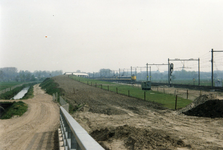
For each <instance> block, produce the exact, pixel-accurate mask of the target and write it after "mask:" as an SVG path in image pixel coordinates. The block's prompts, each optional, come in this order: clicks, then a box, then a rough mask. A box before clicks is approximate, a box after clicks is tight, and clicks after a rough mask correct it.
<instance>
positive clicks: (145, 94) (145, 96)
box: [144, 91, 146, 100]
mask: <svg viewBox="0 0 223 150" xmlns="http://www.w3.org/2000/svg"><path fill="white" fill-rule="evenodd" d="M144 100H146V91H144Z"/></svg>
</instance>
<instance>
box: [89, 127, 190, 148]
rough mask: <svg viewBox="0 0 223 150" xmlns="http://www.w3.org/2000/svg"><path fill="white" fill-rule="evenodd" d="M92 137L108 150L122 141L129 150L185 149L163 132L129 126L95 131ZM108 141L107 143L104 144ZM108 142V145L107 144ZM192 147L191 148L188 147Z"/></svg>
mask: <svg viewBox="0 0 223 150" xmlns="http://www.w3.org/2000/svg"><path fill="white" fill-rule="evenodd" d="M91 136H92V137H93V138H94V139H95V140H97V141H99V143H100V144H101V145H102V146H103V147H104V148H105V149H107V150H110V149H111V148H109V145H111V143H113V142H115V141H117V140H121V141H124V143H123V144H124V146H125V148H126V149H129V150H132V149H134V150H137V149H165V150H166V149H174V148H176V147H185V146H186V145H185V143H184V142H183V141H182V140H180V139H179V138H178V139H177V138H174V137H170V136H169V135H167V133H165V132H164V131H161V130H155V129H150V130H149V129H141V128H135V127H130V126H128V125H124V126H119V127H116V128H110V129H108V128H105V129H100V130H95V131H93V132H92V133H91ZM104 141H106V142H104ZM107 142H108V143H107ZM187 147H190V146H187Z"/></svg>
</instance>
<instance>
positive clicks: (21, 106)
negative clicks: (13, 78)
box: [0, 83, 35, 119]
mask: <svg viewBox="0 0 223 150" xmlns="http://www.w3.org/2000/svg"><path fill="white" fill-rule="evenodd" d="M19 84H21V83H19ZM34 84H35V83H31V84H25V85H23V86H21V87H17V88H15V89H14V90H12V91H9V92H6V93H4V94H1V95H0V97H1V98H2V99H7V98H9V99H10V97H12V96H14V95H15V94H17V93H18V92H19V91H21V90H22V89H23V88H24V87H27V86H30V88H29V90H28V92H27V93H26V94H25V96H24V97H23V98H22V99H29V98H32V97H33V85H34ZM7 85H12V86H15V85H16V84H10V83H7ZM8 87H10V86H8ZM8 87H7V88H8ZM4 103H5V104H6V103H7V104H9V107H7V108H6V109H5V111H4V113H3V114H2V117H1V119H10V118H11V117H13V116H22V115H23V114H24V113H25V112H26V111H27V109H28V105H27V104H26V103H24V102H22V101H19V102H12V103H11V102H2V103H1V104H4Z"/></svg>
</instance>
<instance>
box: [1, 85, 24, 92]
mask: <svg viewBox="0 0 223 150" xmlns="http://www.w3.org/2000/svg"><path fill="white" fill-rule="evenodd" d="M22 85H23V84H19V85H15V86H13V87H10V88H7V89H4V90H1V91H0V94H3V93H5V92H9V91H11V90H13V89H15V88H17V87H19V86H22Z"/></svg>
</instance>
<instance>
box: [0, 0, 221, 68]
mask: <svg viewBox="0 0 223 150" xmlns="http://www.w3.org/2000/svg"><path fill="white" fill-rule="evenodd" d="M222 8H223V1H222V0H66V1H61V0H19V1H18V0H0V68H2V67H16V68H17V69H18V70H29V71H35V70H49V71H53V70H63V71H64V72H67V71H70V72H71V71H72V72H73V71H76V70H81V71H83V72H97V71H99V70H100V69H101V68H109V69H111V70H118V69H119V68H130V67H131V66H133V67H136V66H146V63H149V64H153V63H158V64H162V63H167V62H168V58H170V59H175V58H180V59H189V58H195V59H198V58H200V59H201V71H210V58H211V53H210V51H211V49H212V48H213V49H214V50H223V9H222ZM215 56H216V57H217V58H218V61H217V60H216V64H218V65H217V66H218V69H220V70H221V63H219V62H220V61H222V64H223V60H222V59H221V58H222V56H223V53H222V54H221V53H218V54H217V53H215ZM184 63H185V62H174V64H175V66H178V68H181V67H182V66H183V64H184ZM184 65H185V64H184ZM193 66H194V67H193V68H194V69H195V70H196V68H197V62H194V64H193ZM222 66H223V65H222ZM152 68H153V69H154V70H159V67H155V66H154V67H152ZM185 68H186V67H185ZM188 68H189V67H188ZM164 70H165V69H164ZM222 70H223V67H222Z"/></svg>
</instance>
